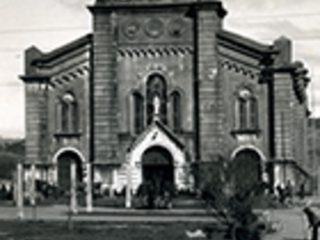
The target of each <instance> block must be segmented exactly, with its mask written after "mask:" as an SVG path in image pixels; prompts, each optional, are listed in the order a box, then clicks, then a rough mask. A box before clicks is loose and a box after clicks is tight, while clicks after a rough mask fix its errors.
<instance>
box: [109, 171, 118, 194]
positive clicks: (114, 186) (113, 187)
mask: <svg viewBox="0 0 320 240" xmlns="http://www.w3.org/2000/svg"><path fill="white" fill-rule="evenodd" d="M111 174H112V184H111V187H110V197H114V192H115V188H116V186H117V169H116V168H113V169H112V172H111Z"/></svg>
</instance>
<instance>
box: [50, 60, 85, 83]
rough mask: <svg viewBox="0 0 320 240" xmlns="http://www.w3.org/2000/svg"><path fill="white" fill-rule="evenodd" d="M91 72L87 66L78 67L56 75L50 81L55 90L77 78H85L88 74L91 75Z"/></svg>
mask: <svg viewBox="0 0 320 240" xmlns="http://www.w3.org/2000/svg"><path fill="white" fill-rule="evenodd" d="M89 71H90V69H89V67H88V66H87V65H82V66H78V67H75V68H73V69H70V70H69V71H66V72H64V73H61V74H59V75H55V76H54V77H52V78H51V79H50V82H49V84H50V85H51V86H52V87H53V88H55V87H59V86H64V85H65V84H68V83H70V82H72V81H74V80H75V79H77V78H80V77H83V76H85V75H86V74H87V73H89Z"/></svg>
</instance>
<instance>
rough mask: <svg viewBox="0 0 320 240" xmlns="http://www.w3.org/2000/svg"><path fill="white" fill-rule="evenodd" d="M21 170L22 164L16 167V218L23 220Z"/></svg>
mask: <svg viewBox="0 0 320 240" xmlns="http://www.w3.org/2000/svg"><path fill="white" fill-rule="evenodd" d="M22 174H23V169H22V163H18V165H17V190H16V191H17V194H16V195H17V208H18V218H19V219H22V218H24V213H23V176H22Z"/></svg>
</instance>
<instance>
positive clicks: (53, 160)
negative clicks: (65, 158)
mask: <svg viewBox="0 0 320 240" xmlns="http://www.w3.org/2000/svg"><path fill="white" fill-rule="evenodd" d="M64 152H73V153H75V154H77V155H78V156H79V158H80V159H81V162H82V163H85V162H86V160H85V157H84V156H83V154H82V153H81V152H80V151H79V150H78V149H77V148H75V147H64V148H61V149H59V150H58V151H57V152H56V153H55V154H54V156H53V158H52V163H53V164H57V160H58V157H59V155H61V154H63V153H64Z"/></svg>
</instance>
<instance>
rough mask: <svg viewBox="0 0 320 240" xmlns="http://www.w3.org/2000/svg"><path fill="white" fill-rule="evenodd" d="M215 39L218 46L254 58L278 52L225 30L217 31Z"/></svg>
mask: <svg viewBox="0 0 320 240" xmlns="http://www.w3.org/2000/svg"><path fill="white" fill-rule="evenodd" d="M217 38H218V44H219V45H221V46H224V47H227V48H230V49H233V50H236V51H238V52H241V53H245V54H248V55H250V56H252V57H256V58H261V57H263V56H265V55H271V54H276V53H278V50H276V49H275V48H274V47H273V45H266V44H261V43H259V42H257V41H254V40H252V39H249V38H246V37H243V36H241V35H238V34H235V33H232V32H229V31H226V30H219V31H218V32H217Z"/></svg>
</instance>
